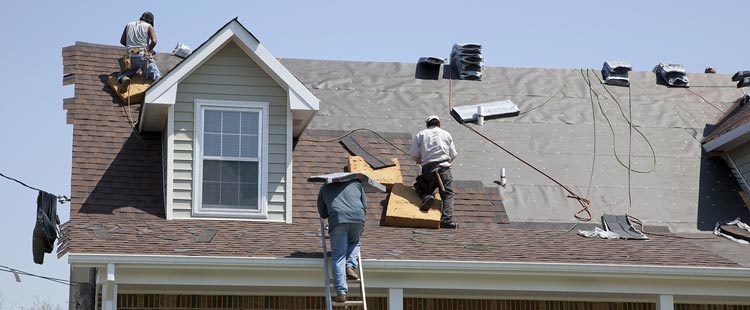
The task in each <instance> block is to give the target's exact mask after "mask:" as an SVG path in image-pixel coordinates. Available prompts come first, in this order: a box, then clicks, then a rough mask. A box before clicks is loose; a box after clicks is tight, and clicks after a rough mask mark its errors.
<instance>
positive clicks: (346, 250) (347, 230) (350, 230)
mask: <svg viewBox="0 0 750 310" xmlns="http://www.w3.org/2000/svg"><path fill="white" fill-rule="evenodd" d="M364 227H365V225H364V223H339V224H338V225H336V227H334V228H333V230H332V231H331V232H330V235H331V265H333V286H334V287H335V288H336V294H346V292H347V291H348V289H349V287H348V286H347V285H346V269H345V268H346V267H350V268H357V256H359V236H360V235H362V230H363V229H364Z"/></svg>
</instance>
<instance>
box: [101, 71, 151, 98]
mask: <svg viewBox="0 0 750 310" xmlns="http://www.w3.org/2000/svg"><path fill="white" fill-rule="evenodd" d="M151 82H152V81H151V80H147V79H146V78H145V77H143V75H140V74H136V75H134V76H131V77H130V87H128V91H126V92H124V93H121V92H120V84H119V83H117V79H116V78H115V77H114V76H110V77H109V80H107V84H109V87H110V88H112V90H114V92H115V94H117V97H120V99H122V102H123V103H125V104H140V103H141V102H143V97H144V96H145V93H146V90H147V89H148V87H149V86H151ZM128 98H130V100H128Z"/></svg>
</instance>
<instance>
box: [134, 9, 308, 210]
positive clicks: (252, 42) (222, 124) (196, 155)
mask: <svg viewBox="0 0 750 310" xmlns="http://www.w3.org/2000/svg"><path fill="white" fill-rule="evenodd" d="M318 105H319V100H318V98H316V97H315V95H313V94H312V92H310V90H308V89H307V88H306V87H305V86H304V85H303V84H302V83H301V82H300V81H299V80H297V78H296V77H294V76H293V75H292V74H291V73H290V72H289V70H287V69H286V68H285V67H284V66H283V65H282V64H281V63H280V62H279V61H278V60H277V59H276V58H275V57H273V56H272V55H271V53H269V52H268V50H266V49H265V47H263V45H261V44H260V41H259V40H258V39H257V38H256V37H255V36H254V35H253V34H252V33H250V31H248V30H247V29H246V28H245V27H244V26H243V25H242V24H240V22H239V21H237V19H233V20H231V21H230V22H229V23H227V24H226V25H224V27H222V28H221V29H219V31H217V32H216V33H215V34H214V35H213V36H212V37H211V38H209V39H208V41H206V42H205V43H203V44H202V45H201V46H200V47H198V48H197V49H196V50H195V51H194V52H193V53H192V54H191V55H190V56H188V57H187V58H186V59H184V60H183V61H182V62H181V63H180V64H178V65H177V66H176V67H175V68H174V69H172V71H170V72H169V74H167V75H165V76H164V77H163V78H162V79H160V80H159V81H157V82H156V83H154V84H153V85H152V86H151V87H150V88H149V89H148V90H147V91H146V93H145V99H144V104H143V108H142V111H141V116H140V130H141V131H161V132H162V143H163V144H162V154H163V155H162V162H163V169H164V202H165V203H164V204H165V211H166V217H167V219H240V220H252V221H271V222H288V223H289V222H291V221H292V218H291V214H292V212H291V211H292V210H291V209H292V143H293V139H294V138H296V137H298V136H299V135H300V134H301V132H302V131H303V130H304V129H305V127H306V126H307V124H308V123H309V122H310V121H311V120H312V118H313V117H314V116H315V114H316V113H317V111H318Z"/></svg>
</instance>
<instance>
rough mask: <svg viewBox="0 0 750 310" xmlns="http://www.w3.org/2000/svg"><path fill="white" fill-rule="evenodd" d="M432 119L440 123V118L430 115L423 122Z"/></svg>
mask: <svg viewBox="0 0 750 310" xmlns="http://www.w3.org/2000/svg"><path fill="white" fill-rule="evenodd" d="M433 119H435V120H438V121H440V118H439V117H438V116H437V115H430V116H428V117H427V120H426V121H425V122H429V121H431V120H433Z"/></svg>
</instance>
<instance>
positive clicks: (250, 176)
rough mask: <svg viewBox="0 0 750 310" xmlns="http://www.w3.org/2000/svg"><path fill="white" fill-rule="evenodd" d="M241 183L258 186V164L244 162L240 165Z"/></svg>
mask: <svg viewBox="0 0 750 310" xmlns="http://www.w3.org/2000/svg"><path fill="white" fill-rule="evenodd" d="M240 182H241V183H251V184H258V163H257V162H248V161H243V162H241V163H240Z"/></svg>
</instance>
